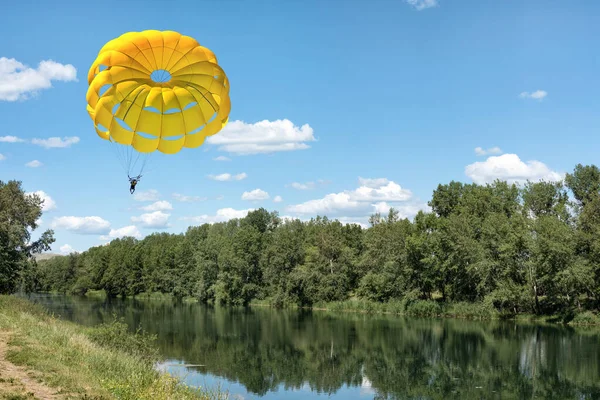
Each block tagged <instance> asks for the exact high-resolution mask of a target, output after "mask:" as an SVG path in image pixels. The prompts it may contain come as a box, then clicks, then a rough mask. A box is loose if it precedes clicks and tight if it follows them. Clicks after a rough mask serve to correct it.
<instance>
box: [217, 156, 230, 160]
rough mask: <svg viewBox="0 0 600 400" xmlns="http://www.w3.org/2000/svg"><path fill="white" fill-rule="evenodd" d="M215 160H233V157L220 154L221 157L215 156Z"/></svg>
mask: <svg viewBox="0 0 600 400" xmlns="http://www.w3.org/2000/svg"><path fill="white" fill-rule="evenodd" d="M213 160H215V161H231V158H229V157H225V156H219V157H215V158H213Z"/></svg>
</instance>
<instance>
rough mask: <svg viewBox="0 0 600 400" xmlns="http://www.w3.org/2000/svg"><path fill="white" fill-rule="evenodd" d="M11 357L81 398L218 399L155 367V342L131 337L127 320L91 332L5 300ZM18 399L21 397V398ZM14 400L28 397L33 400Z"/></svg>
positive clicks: (0, 303) (1, 321) (3, 323)
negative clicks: (28, 399)
mask: <svg viewBox="0 0 600 400" xmlns="http://www.w3.org/2000/svg"><path fill="white" fill-rule="evenodd" d="M0 329H1V330H3V331H5V332H9V333H10V339H9V340H8V350H7V352H6V358H7V360H8V361H10V362H12V363H13V364H16V365H21V366H25V367H26V368H27V369H28V370H30V371H32V373H33V374H34V376H36V377H37V378H38V379H39V380H41V381H43V382H44V383H45V384H46V385H48V386H50V387H53V388H58V389H59V391H60V392H61V393H63V394H68V395H70V396H72V397H71V398H80V399H90V400H91V399H95V400H100V399H103V400H104V399H122V400H134V399H135V400H146V399H148V400H150V399H153V400H154V399H156V400H160V399H181V400H187V399H218V398H225V394H222V393H210V392H208V391H206V390H201V389H194V388H191V387H188V386H186V385H184V384H183V383H181V382H180V381H178V380H177V379H176V378H174V377H171V376H170V375H168V374H165V373H160V372H158V371H157V370H156V369H155V368H154V362H155V361H158V360H157V358H158V357H157V354H158V353H157V352H156V350H155V349H154V348H153V338H152V337H150V336H148V335H145V334H144V333H143V332H137V333H136V334H130V333H127V329H126V326H125V325H124V324H123V323H122V322H121V321H117V320H115V321H113V322H112V323H110V324H106V325H103V326H100V327H96V328H87V327H83V326H79V325H76V324H74V323H71V322H67V321H63V320H59V319H57V318H55V317H53V316H51V315H49V314H47V313H46V312H45V311H44V310H43V309H42V308H41V307H39V306H38V305H34V304H33V303H30V302H28V301H27V300H25V299H21V298H16V297H13V296H0ZM15 395H17V394H15ZM20 396H21V397H13V398H27V397H22V395H20Z"/></svg>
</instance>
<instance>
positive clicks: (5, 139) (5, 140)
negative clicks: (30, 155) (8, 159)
mask: <svg viewBox="0 0 600 400" xmlns="http://www.w3.org/2000/svg"><path fill="white" fill-rule="evenodd" d="M24 141H25V140H23V139H21V138H18V137H16V136H0V142H3V143H20V142H24Z"/></svg>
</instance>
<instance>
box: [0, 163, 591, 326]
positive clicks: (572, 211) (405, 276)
mask: <svg viewBox="0 0 600 400" xmlns="http://www.w3.org/2000/svg"><path fill="white" fill-rule="evenodd" d="M2 185H4V184H2ZM2 185H0V192H2V191H4V187H8V186H6V185H4V186H2ZM2 196H4V195H2ZM1 201H2V200H0V202H1ZM1 204H2V205H3V207H4V204H6V203H1ZM428 204H429V206H430V208H431V212H423V211H421V212H419V213H418V214H417V215H416V216H415V217H414V219H413V220H412V221H411V220H409V219H402V218H399V215H398V212H397V211H396V210H394V209H393V208H392V209H390V210H389V213H387V214H384V215H381V214H374V215H372V216H371V217H370V218H369V225H370V226H369V227H368V228H366V229H365V228H363V227H361V226H360V225H357V224H342V223H341V222H339V221H337V220H334V219H329V218H327V217H325V216H316V217H314V218H312V219H311V220H310V221H301V220H298V219H296V220H285V221H284V220H282V219H281V218H279V216H278V213H277V212H276V211H268V210H266V209H264V208H261V209H258V210H256V211H252V212H250V213H248V215H247V216H246V217H244V218H241V219H233V220H229V221H227V222H222V223H214V224H204V225H201V226H190V227H189V228H188V229H187V231H186V232H185V233H180V234H171V233H164V232H163V233H153V234H150V235H148V236H146V237H145V238H144V239H141V240H138V239H135V238H132V237H125V238H120V239H115V240H113V241H111V242H110V243H109V244H107V245H104V246H97V247H92V248H90V249H88V250H87V251H85V252H83V253H72V254H70V255H67V256H57V257H53V258H51V259H48V260H44V261H38V262H35V261H33V259H32V258H31V257H30V258H29V261H28V262H26V263H23V262H21V263H20V265H21V267H20V268H19V269H18V275H15V273H14V272H13V275H11V276H12V277H9V278H7V277H6V276H5V275H6V272H5V271H9V270H11V268H7V267H4V270H0V275H2V276H0V282H4V281H10V280H11V279H12V280H13V281H15V284H14V285H13V287H12V290H20V291H25V292H49V291H52V292H60V293H69V294H77V295H83V294H85V293H86V292H88V291H90V290H103V291H104V292H105V293H106V295H107V296H109V297H116V296H136V295H139V294H142V293H156V292H160V293H165V294H169V295H172V296H174V297H175V298H176V299H183V298H189V297H192V298H194V299H196V300H197V301H199V302H203V303H210V304H217V303H219V304H226V305H242V306H244V305H248V304H250V303H251V302H255V301H261V302H264V303H268V304H271V305H273V306H277V307H282V306H290V305H292V306H309V307H310V306H315V305H318V304H324V303H331V302H340V301H345V300H348V299H359V300H364V301H369V302H373V303H390V302H398V301H403V300H404V301H408V300H410V301H413V300H414V301H428V302H435V303H438V304H456V303H479V304H486V305H488V306H490V307H493V308H494V309H495V310H497V311H499V312H502V313H508V314H520V313H532V314H538V315H551V314H556V313H565V312H566V313H572V312H581V311H585V310H589V311H594V312H596V311H597V310H598V309H599V308H600V298H599V297H600V170H599V169H598V167H597V166H595V165H581V164H578V165H576V166H575V168H574V170H573V171H572V172H571V173H567V174H566V176H565V178H564V180H563V181H561V182H547V181H537V182H527V183H525V184H523V185H517V184H514V183H512V184H511V183H508V182H506V181H499V180H497V181H495V182H493V183H491V184H485V185H479V184H474V183H471V184H466V183H461V182H456V181H452V182H450V183H447V184H440V185H438V186H437V188H436V189H435V190H434V191H433V194H432V196H431V199H430V201H429V203H428ZM3 213H4V211H3ZM5 219H6V217H5V216H2V217H0V224H2V225H3V226H5V225H7V222H6V221H5ZM5 230H6V229H5V228H3V227H0V240H2V242H0V247H1V246H4V247H6V245H7V243H9V241H8V240H5V236H6V234H5V232H4V231H5ZM51 235H52V233H51V232H50V233H48V237H51ZM45 240H46V241H47V237H46V239H45ZM52 240H53V239H52ZM48 246H49V245H48ZM0 251H2V252H3V254H4V252H5V251H9V250H5V249H0ZM3 257H4V256H3ZM12 270H13V271H14V270H16V268H12ZM9 286H10V285H7V284H4V286H3V288H4V289H5V290H4V291H7V289H9Z"/></svg>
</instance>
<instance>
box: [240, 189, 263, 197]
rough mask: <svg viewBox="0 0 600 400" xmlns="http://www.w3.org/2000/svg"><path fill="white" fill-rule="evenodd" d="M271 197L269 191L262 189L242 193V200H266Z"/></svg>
mask: <svg viewBox="0 0 600 400" xmlns="http://www.w3.org/2000/svg"><path fill="white" fill-rule="evenodd" d="M268 198H269V193H267V192H265V191H264V190H261V189H254V190H252V191H250V192H244V193H243V194H242V200H266V199H268Z"/></svg>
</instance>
